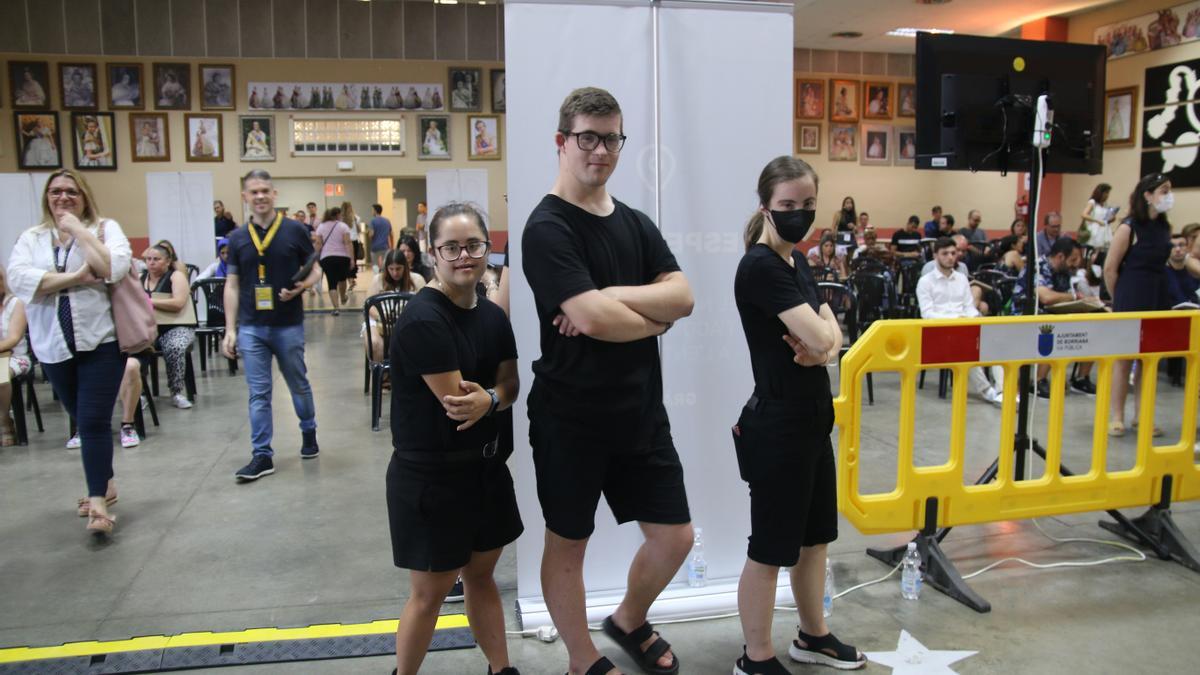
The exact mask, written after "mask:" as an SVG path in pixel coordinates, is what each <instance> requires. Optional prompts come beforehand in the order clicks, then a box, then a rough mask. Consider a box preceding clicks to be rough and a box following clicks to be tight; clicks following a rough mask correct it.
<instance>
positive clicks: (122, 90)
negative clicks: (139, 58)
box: [105, 63, 146, 110]
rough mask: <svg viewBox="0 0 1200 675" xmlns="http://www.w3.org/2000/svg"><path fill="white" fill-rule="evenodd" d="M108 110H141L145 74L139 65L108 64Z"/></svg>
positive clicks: (144, 101) (143, 100)
mask: <svg viewBox="0 0 1200 675" xmlns="http://www.w3.org/2000/svg"><path fill="white" fill-rule="evenodd" d="M105 68H106V69H107V70H108V109H109V110H142V109H143V108H145V107H146V99H145V97H144V96H143V95H142V91H143V89H142V88H143V83H144V82H145V74H144V71H143V70H142V64H140V63H109V64H107V65H106V66H105Z"/></svg>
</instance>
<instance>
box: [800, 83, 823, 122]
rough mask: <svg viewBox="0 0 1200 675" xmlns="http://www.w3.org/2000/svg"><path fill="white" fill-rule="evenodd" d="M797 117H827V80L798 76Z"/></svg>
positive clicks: (801, 118) (808, 118) (802, 118)
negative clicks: (807, 78)
mask: <svg viewBox="0 0 1200 675" xmlns="http://www.w3.org/2000/svg"><path fill="white" fill-rule="evenodd" d="M795 107H796V119H798V120H820V119H825V80H806V79H804V78H799V77H798V78H796V103H795Z"/></svg>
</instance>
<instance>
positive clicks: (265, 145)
mask: <svg viewBox="0 0 1200 675" xmlns="http://www.w3.org/2000/svg"><path fill="white" fill-rule="evenodd" d="M238 143H239V144H240V145H241V148H240V155H241V157H240V158H241V160H242V161H243V162H271V161H274V160H275V117H274V116H273V115H240V116H239V117H238Z"/></svg>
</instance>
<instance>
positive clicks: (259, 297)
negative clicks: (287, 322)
mask: <svg viewBox="0 0 1200 675" xmlns="http://www.w3.org/2000/svg"><path fill="white" fill-rule="evenodd" d="M254 309H256V310H259V311H264V310H265V311H270V310H272V309H275V293H274V289H273V288H271V285H270V284H255V286H254Z"/></svg>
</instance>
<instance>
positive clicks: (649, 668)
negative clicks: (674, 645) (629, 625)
mask: <svg viewBox="0 0 1200 675" xmlns="http://www.w3.org/2000/svg"><path fill="white" fill-rule="evenodd" d="M604 634H605V635H607V636H608V637H610V638H612V640H613V642H616V643H617V645H619V646H620V647H621V649H624V650H625V653H626V654H628V655H629V658H631V659H633V661H634V663H637V664H638V666H639V667H641V669H642V670H644V671H645V672H647V673H650V675H675V674H676V673H678V672H679V659H678V657H676V656H675V655H674V654H672V655H671V665H670V666H669V667H667V668H663V667H662V666H660V665H658V660H659V659H660V658H662V656H663V654H666V653H667V651H668V650H669V649H671V643H669V642H667V641H666V640H664V639H663V637H662V636H661V635H659V634H658V633H656V632H654V626H651V625H650V622H649V621H647V622H645V623H643V624H642V625H641V626H638V627H637V628H635V629H633V630H631V631H629V632H628V633H626V632H625V631H623V630H621V628H620V626H618V625H617V624H616V622H614V621H613V618H612V616H609V617H608V618H607V619H605V620H604ZM652 637H653V638H655V640H654V642H651V643H650V646H649V647H648V648H646V651H642V643H643V642H645V641H646V640H649V639H650V638H652ZM588 672H591V671H588Z"/></svg>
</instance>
